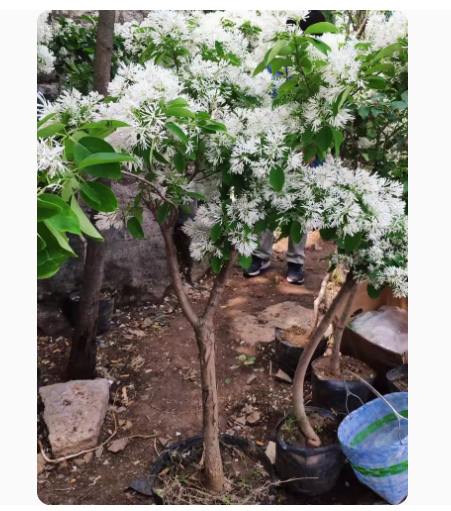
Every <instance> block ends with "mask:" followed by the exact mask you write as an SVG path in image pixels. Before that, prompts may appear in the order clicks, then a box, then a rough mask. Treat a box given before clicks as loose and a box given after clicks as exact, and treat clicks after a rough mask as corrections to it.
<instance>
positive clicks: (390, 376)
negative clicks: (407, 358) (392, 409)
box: [387, 364, 409, 392]
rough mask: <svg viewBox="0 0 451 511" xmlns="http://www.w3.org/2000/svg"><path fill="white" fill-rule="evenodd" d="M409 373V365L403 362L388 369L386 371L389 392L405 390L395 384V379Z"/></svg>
mask: <svg viewBox="0 0 451 511" xmlns="http://www.w3.org/2000/svg"><path fill="white" fill-rule="evenodd" d="M408 374H409V365H408V364H404V365H402V366H399V367H394V368H393V369H390V371H388V373H387V387H388V389H389V391H390V392H406V391H401V389H399V388H398V387H397V386H396V385H395V382H396V380H399V379H400V378H402V377H403V376H407V375H408Z"/></svg>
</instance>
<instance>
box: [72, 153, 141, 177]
mask: <svg viewBox="0 0 451 511" xmlns="http://www.w3.org/2000/svg"><path fill="white" fill-rule="evenodd" d="M123 161H136V158H133V156H130V155H129V154H125V153H95V154H91V155H90V156H88V157H87V158H85V159H84V160H83V161H82V162H81V163H80V165H79V168H80V169H84V168H85V167H89V166H90V165H96V166H97V165H99V164H102V163H118V162H123ZM101 177H104V176H101Z"/></svg>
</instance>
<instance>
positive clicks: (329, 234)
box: [319, 228, 337, 241]
mask: <svg viewBox="0 0 451 511" xmlns="http://www.w3.org/2000/svg"><path fill="white" fill-rule="evenodd" d="M319 233H320V235H321V238H322V239H323V240H324V241H330V240H336V239H337V229H335V228H329V229H320V230H319Z"/></svg>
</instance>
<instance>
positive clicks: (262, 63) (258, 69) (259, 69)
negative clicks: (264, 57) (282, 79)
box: [252, 61, 267, 76]
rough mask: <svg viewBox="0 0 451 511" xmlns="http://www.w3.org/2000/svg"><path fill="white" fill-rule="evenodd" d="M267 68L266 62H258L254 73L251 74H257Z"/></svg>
mask: <svg viewBox="0 0 451 511" xmlns="http://www.w3.org/2000/svg"><path fill="white" fill-rule="evenodd" d="M266 68H267V65H266V62H265V61H263V62H260V64H259V65H258V66H257V67H256V68H255V71H254V74H253V75H252V76H257V75H258V74H260V73H261V72H262V71H264V70H265V69H266Z"/></svg>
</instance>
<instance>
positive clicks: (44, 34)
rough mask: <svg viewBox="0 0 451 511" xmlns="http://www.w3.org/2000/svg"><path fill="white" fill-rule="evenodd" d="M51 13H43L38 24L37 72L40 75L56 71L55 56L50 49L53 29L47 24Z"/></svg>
mask: <svg viewBox="0 0 451 511" xmlns="http://www.w3.org/2000/svg"><path fill="white" fill-rule="evenodd" d="M51 12H52V11H44V12H42V13H41V14H40V15H39V17H38V22H37V72H38V73H39V74H49V73H51V72H52V71H53V69H54V63H55V56H54V55H53V53H52V52H51V51H50V50H49V48H48V44H49V43H50V41H51V40H52V37H53V33H52V27H51V25H50V24H49V23H47V18H48V16H49V14H50V13H51Z"/></svg>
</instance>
